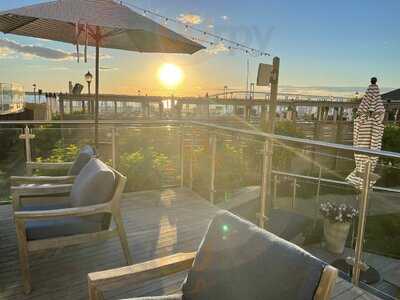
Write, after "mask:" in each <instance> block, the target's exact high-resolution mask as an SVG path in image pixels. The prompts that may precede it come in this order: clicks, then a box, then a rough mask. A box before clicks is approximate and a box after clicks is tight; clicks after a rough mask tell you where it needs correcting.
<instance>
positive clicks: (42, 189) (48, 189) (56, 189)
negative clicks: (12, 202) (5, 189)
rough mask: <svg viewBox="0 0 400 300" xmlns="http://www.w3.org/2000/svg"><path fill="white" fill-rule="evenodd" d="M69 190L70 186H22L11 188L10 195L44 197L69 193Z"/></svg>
mask: <svg viewBox="0 0 400 300" xmlns="http://www.w3.org/2000/svg"><path fill="white" fill-rule="evenodd" d="M71 189H72V184H44V185H22V186H13V187H11V194H12V195H13V197H14V196H17V197H23V196H46V195H55V194H66V193H70V192H71Z"/></svg>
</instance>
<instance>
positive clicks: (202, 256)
mask: <svg viewBox="0 0 400 300" xmlns="http://www.w3.org/2000/svg"><path fill="white" fill-rule="evenodd" d="M324 267H325V265H324V263H323V262H321V261H320V260H318V259H317V258H315V257H313V256H311V255H310V254H308V253H307V252H305V251H303V250H302V249H300V248H299V247H297V246H295V245H293V244H291V243H289V242H287V241H284V240H282V239H281V238H279V237H277V236H275V235H273V234H271V233H269V232H267V231H264V230H261V229H259V228H258V227H256V226H255V225H253V224H251V223H249V222H247V221H244V220H242V219H240V218H239V217H237V216H235V215H233V214H231V213H229V212H223V213H220V214H218V215H217V216H216V218H215V219H214V220H213V222H212V223H211V225H210V227H209V230H208V233H207V234H206V236H205V238H204V240H203V241H202V244H201V246H200V248H199V252H198V254H197V257H196V259H195V262H194V265H193V268H192V269H191V271H190V272H189V275H188V277H187V279H186V282H185V283H184V286H183V298H184V299H185V300H200V299H202V300H203V299H208V300H225V299H226V300H228V299H229V300H235V299H240V300H242V299H252V300H257V299H263V300H265V299H269V300H275V299H291V300H293V299H294V300H297V299H298V300H306V299H307V300H310V299H313V297H314V294H315V291H316V289H317V287H318V284H319V281H320V278H321V274H322V271H323V269H324Z"/></svg>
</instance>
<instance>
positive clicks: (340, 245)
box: [320, 202, 358, 254]
mask: <svg viewBox="0 0 400 300" xmlns="http://www.w3.org/2000/svg"><path fill="white" fill-rule="evenodd" d="M320 212H321V215H322V216H323V217H324V237H325V241H326V247H327V249H328V251H330V252H332V253H335V254H342V253H343V251H344V246H345V244H346V240H347V236H348V235H349V231H350V226H351V221H352V220H353V219H354V218H355V217H356V216H357V215H358V211H357V210H356V209H355V208H353V207H351V206H350V205H347V204H333V203H330V202H327V203H323V204H321V207H320Z"/></svg>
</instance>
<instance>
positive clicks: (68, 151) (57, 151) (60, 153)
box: [35, 141, 79, 176]
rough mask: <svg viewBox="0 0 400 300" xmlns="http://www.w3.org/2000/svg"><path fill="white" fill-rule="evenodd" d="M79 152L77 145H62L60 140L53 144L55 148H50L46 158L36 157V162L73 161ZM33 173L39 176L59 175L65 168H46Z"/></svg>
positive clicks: (63, 172)
mask: <svg viewBox="0 0 400 300" xmlns="http://www.w3.org/2000/svg"><path fill="white" fill-rule="evenodd" d="M78 153H79V147H78V146H77V145H75V144H71V145H68V146H66V147H63V145H62V143H61V141H58V142H57V143H56V144H55V148H53V149H52V150H50V155H49V157H47V158H43V157H38V158H37V159H36V161H37V162H42V163H62V162H71V161H74V160H75V158H76V156H77V155H78ZM35 175H41V176H61V175H65V170H46V171H36V172H35Z"/></svg>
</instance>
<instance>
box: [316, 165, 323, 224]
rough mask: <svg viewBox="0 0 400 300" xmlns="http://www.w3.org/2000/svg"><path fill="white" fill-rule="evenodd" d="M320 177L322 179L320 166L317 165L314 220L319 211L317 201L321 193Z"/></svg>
mask: <svg viewBox="0 0 400 300" xmlns="http://www.w3.org/2000/svg"><path fill="white" fill-rule="evenodd" d="M321 179H322V167H321V166H319V172H318V184H317V196H316V199H315V204H316V209H315V220H317V218H318V212H319V204H320V203H319V201H320V195H321Z"/></svg>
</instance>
